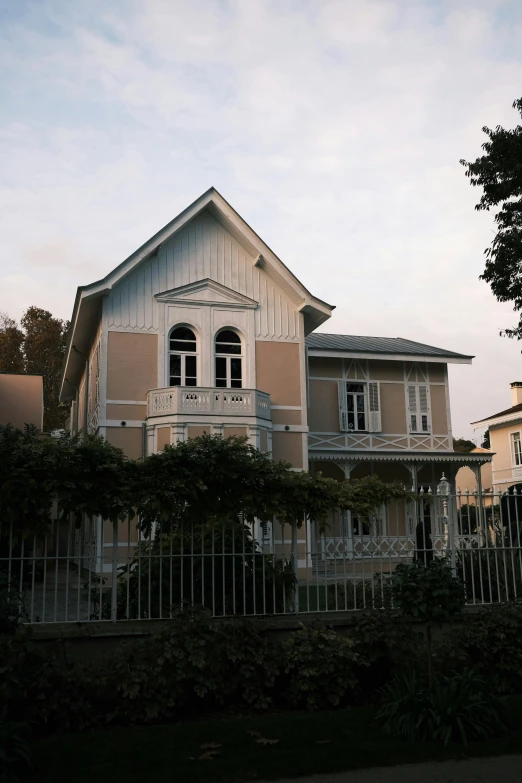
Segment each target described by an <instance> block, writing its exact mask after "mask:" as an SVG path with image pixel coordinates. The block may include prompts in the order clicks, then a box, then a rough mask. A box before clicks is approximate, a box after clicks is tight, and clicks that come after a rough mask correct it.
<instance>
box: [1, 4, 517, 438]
mask: <svg viewBox="0 0 522 783" xmlns="http://www.w3.org/2000/svg"><path fill="white" fill-rule="evenodd" d="M521 52H522V3H520V2H518V0H514V1H511V0H509V1H508V2H503V1H502V0H458V1H457V0H453V1H452V2H450V1H449V0H447V1H444V0H441V1H440V2H437V0H412V1H411V2H410V0H394V1H393V0H389V1H386V0H383V1H382V2H374V1H373V0H273V1H272V0H34V1H33V2H29V0H0V231H1V243H0V311H4V312H7V313H9V314H10V315H11V316H12V317H14V318H20V316H21V315H22V313H23V312H24V310H25V309H26V308H27V307H29V306H30V305H36V306H38V307H42V308H45V309H47V310H50V311H51V312H52V313H53V315H55V316H58V317H60V318H64V319H66V318H69V317H70V315H71V312H72V306H73V301H74V295H75V292H76V288H77V286H79V285H85V284H88V283H90V282H92V281H94V280H97V279H99V278H100V277H103V276H104V275H105V274H107V273H108V272H109V271H110V270H111V269H113V268H114V267H115V266H116V265H117V264H119V263H120V262H121V261H122V260H123V259H125V258H126V257H127V256H128V255H130V253H132V252H133V251H134V250H135V249H136V248H137V247H139V246H140V245H142V244H143V243H144V242H145V241H146V240H147V239H148V238H149V237H150V236H151V235H153V234H154V233H155V232H156V231H157V230H158V229H160V228H161V227H162V226H163V225H165V224H166V223H168V222H169V221H170V220H171V219H172V218H173V217H174V216H175V215H176V214H178V212H180V211H181V210H182V209H184V207H186V206H187V205H188V204H189V203H191V202H192V201H193V200H194V199H196V198H197V197H198V196H199V195H200V194H201V193H203V192H204V191H205V190H207V189H208V188H209V187H210V186H211V185H213V186H214V187H216V188H217V189H218V190H219V191H220V192H221V193H222V195H223V196H224V197H225V198H226V199H227V200H228V201H229V202H230V203H231V204H232V206H233V207H234V208H235V209H236V210H237V211H238V212H239V213H240V214H241V215H242V217H244V218H245V220H246V221H247V222H248V223H249V224H250V225H251V226H252V227H253V228H254V230H255V231H257V233H258V234H259V235H260V236H261V237H262V238H263V239H264V240H265V242H266V243H267V244H268V245H269V246H270V247H271V248H272V249H273V250H274V252H276V253H277V255H279V257H280V258H281V259H282V260H283V261H284V263H285V264H286V265H287V266H288V267H289V268H290V269H291V270H292V272H293V273H294V274H295V275H296V276H297V277H298V278H299V279H300V280H301V281H302V282H303V284H304V285H305V286H306V287H307V288H308V289H309V290H311V291H312V293H313V294H314V295H315V296H317V297H319V298H320V299H324V300H326V301H327V302H330V303H331V304H335V305H336V310H335V312H334V315H333V317H332V318H331V319H330V320H329V321H328V322H327V323H326V324H324V325H323V326H322V327H321V329H320V331H327V332H335V333H345V334H358V335H379V336H388V337H404V338H408V339H411V340H417V341H419V342H424V343H427V344H431V345H436V346H439V347H442V348H447V349H449V350H453V351H458V352H461V353H464V354H471V355H474V356H475V357H476V358H475V359H474V361H473V365H472V366H468V365H451V366H450V392H451V405H452V419H453V431H454V435H457V436H465V437H471V436H473V429H472V427H471V426H470V422H471V421H474V420H478V419H481V418H484V417H485V416H487V415H491V414H493V413H495V412H497V411H500V410H503V409H505V408H507V407H509V406H510V405H511V394H510V390H509V383H510V382H511V381H514V380H522V367H521V348H522V345H520V344H519V343H517V342H513V341H510V340H507V339H506V338H502V337H500V336H499V332H500V330H501V329H502V328H505V327H509V326H512V325H514V324H515V323H516V322H517V320H518V319H517V317H516V315H515V314H513V312H512V309H511V307H510V305H509V304H506V303H503V304H501V303H498V302H497V301H496V300H495V298H494V296H493V294H492V293H491V291H490V288H489V286H488V285H487V284H486V283H484V282H483V281H480V280H479V279H478V278H479V275H480V274H481V272H482V271H483V266H484V256H483V252H484V249H485V248H486V247H487V246H488V245H489V244H490V242H491V240H492V238H493V236H494V223H493V217H492V215H490V214H488V213H482V212H476V211H475V210H474V205H475V203H476V202H477V201H478V199H479V197H480V191H478V190H477V189H475V188H472V187H471V186H470V184H469V180H467V178H466V177H465V175H464V169H463V167H462V166H461V165H460V164H459V160H460V159H462V158H464V159H466V160H474V159H475V158H476V157H477V156H478V155H480V153H481V144H482V143H483V142H484V141H485V136H484V134H483V132H482V128H483V126H489V127H494V126H496V125H497V124H500V125H503V126H504V127H514V126H515V125H516V124H517V119H518V120H520V118H519V116H518V115H517V114H516V112H515V111H514V110H513V109H512V103H513V100H514V99H515V98H519V97H521V96H522V54H521ZM475 437H476V438H477V439H478V440H480V433H475Z"/></svg>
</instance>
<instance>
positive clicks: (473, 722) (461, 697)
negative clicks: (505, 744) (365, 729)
mask: <svg viewBox="0 0 522 783" xmlns="http://www.w3.org/2000/svg"><path fill="white" fill-rule="evenodd" d="M381 693H382V704H381V707H380V709H379V711H378V713H377V715H376V717H375V720H376V722H377V723H378V724H379V725H380V726H382V728H383V729H384V730H385V731H387V732H388V733H390V734H394V735H395V736H397V737H401V738H403V739H406V740H408V741H409V742H411V743H417V742H442V743H443V744H444V745H447V744H448V743H449V742H450V741H452V740H453V741H456V742H462V743H464V745H467V744H468V743H469V742H470V741H472V740H480V739H487V738H489V737H493V736H496V735H500V734H503V733H505V732H506V730H507V729H506V726H505V723H504V709H503V705H502V703H501V701H500V700H499V699H498V697H497V696H495V695H494V693H493V691H492V689H491V686H490V685H489V684H488V683H487V681H486V680H485V679H484V678H483V677H481V676H480V675H478V674H477V673H476V672H474V671H473V670H471V669H468V670H466V671H464V672H461V673H460V674H456V675H453V676H452V677H444V676H438V677H436V678H435V680H434V682H433V685H432V686H431V687H430V686H429V685H428V682H427V680H426V679H424V678H423V677H419V675H418V674H417V673H416V672H415V670H414V671H413V672H406V671H405V672H401V673H399V674H398V675H396V676H395V678H394V679H393V680H392V681H391V682H390V683H389V684H388V685H387V686H385V687H384V688H383V689H382V692H381Z"/></svg>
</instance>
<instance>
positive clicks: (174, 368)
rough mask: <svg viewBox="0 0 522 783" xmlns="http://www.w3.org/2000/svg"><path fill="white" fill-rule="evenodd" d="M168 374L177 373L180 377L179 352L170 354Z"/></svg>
mask: <svg viewBox="0 0 522 783" xmlns="http://www.w3.org/2000/svg"><path fill="white" fill-rule="evenodd" d="M170 374H171V375H179V377H180V378H181V356H180V355H179V354H176V353H174V354H171V356H170Z"/></svg>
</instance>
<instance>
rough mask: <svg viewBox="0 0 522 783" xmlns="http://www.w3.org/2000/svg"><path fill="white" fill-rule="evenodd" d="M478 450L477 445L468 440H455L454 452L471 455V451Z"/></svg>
mask: <svg viewBox="0 0 522 783" xmlns="http://www.w3.org/2000/svg"><path fill="white" fill-rule="evenodd" d="M476 448H477V444H476V443H473V441H472V440H468V439H467V438H453V451H458V452H459V453H461V454H469V452H470V451H473V449H476Z"/></svg>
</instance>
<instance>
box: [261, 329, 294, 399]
mask: <svg viewBox="0 0 522 783" xmlns="http://www.w3.org/2000/svg"><path fill="white" fill-rule="evenodd" d="M256 387H257V388H258V389H259V390H260V391H264V392H267V393H268V394H270V403H271V405H296V406H300V405H301V363H300V356H299V344H298V343H284V342H276V341H269V340H256Z"/></svg>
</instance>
